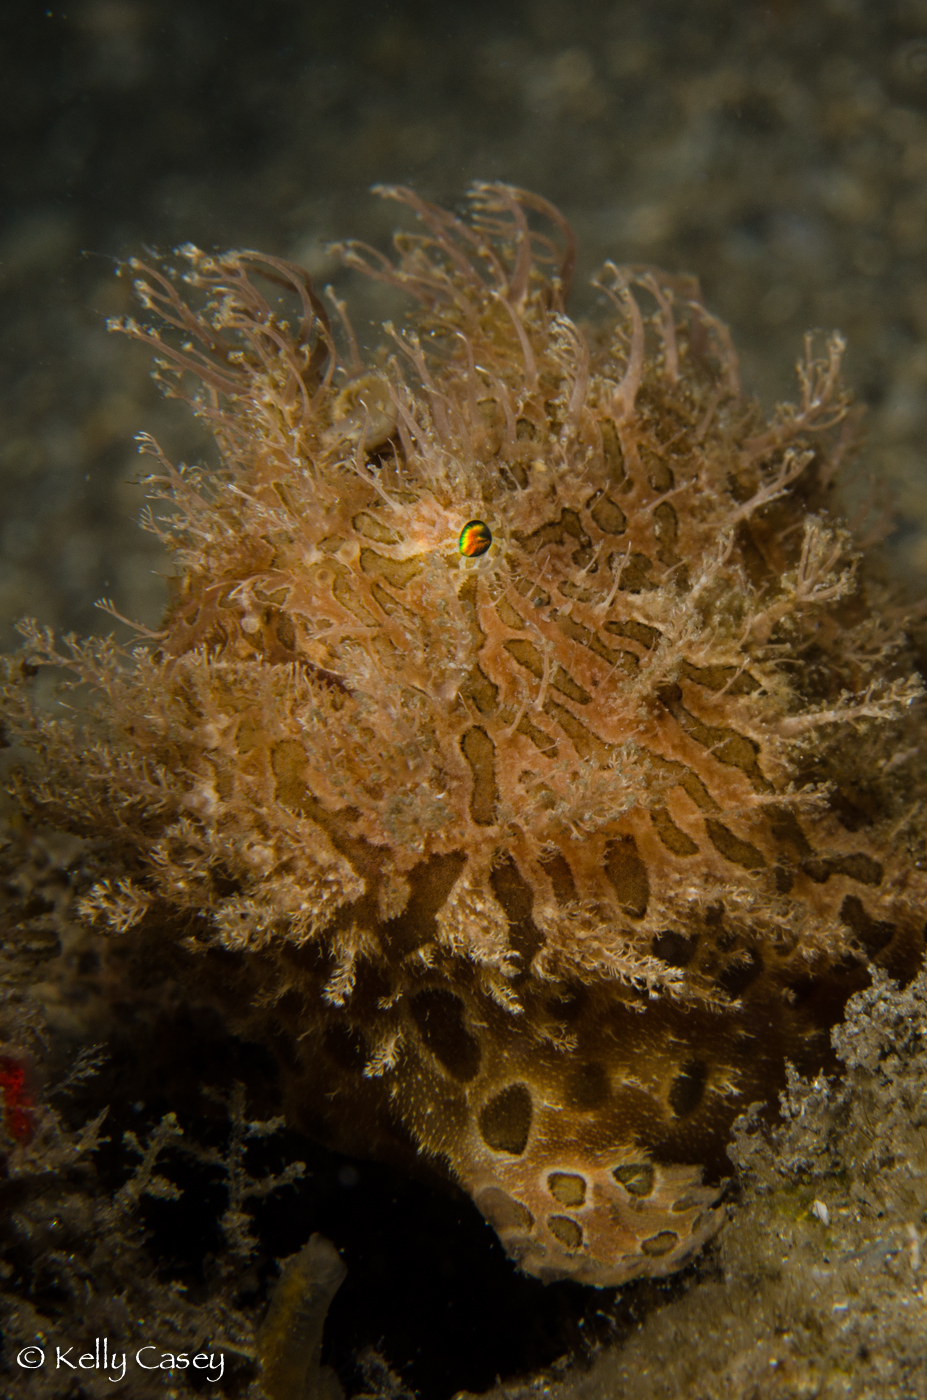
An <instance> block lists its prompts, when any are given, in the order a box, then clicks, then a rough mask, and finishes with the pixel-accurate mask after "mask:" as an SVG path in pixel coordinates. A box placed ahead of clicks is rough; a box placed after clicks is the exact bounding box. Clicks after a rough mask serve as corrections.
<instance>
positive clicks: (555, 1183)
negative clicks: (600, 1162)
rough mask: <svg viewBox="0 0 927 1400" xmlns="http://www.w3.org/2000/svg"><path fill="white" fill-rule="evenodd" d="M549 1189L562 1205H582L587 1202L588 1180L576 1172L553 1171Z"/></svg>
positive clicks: (548, 1185)
mask: <svg viewBox="0 0 927 1400" xmlns="http://www.w3.org/2000/svg"><path fill="white" fill-rule="evenodd" d="M547 1189H548V1191H549V1192H550V1194H551V1195H552V1196H553V1197H554V1199H555V1200H558V1201H559V1202H560V1204H561V1205H562V1206H582V1205H585V1203H586V1182H585V1179H584V1178H583V1177H581V1176H578V1175H577V1174H576V1173H575V1172H551V1174H550V1176H549V1177H548V1178H547Z"/></svg>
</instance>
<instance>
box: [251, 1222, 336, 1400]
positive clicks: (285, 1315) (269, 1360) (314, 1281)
mask: <svg viewBox="0 0 927 1400" xmlns="http://www.w3.org/2000/svg"><path fill="white" fill-rule="evenodd" d="M347 1272H348V1271H347V1269H346V1268H345V1266H344V1263H343V1261H342V1259H341V1256H340V1254H339V1253H338V1251H337V1249H336V1248H335V1246H334V1245H333V1244H331V1243H330V1241H328V1240H326V1239H324V1238H323V1237H322V1236H321V1235H312V1236H311V1237H310V1239H309V1242H308V1243H307V1244H305V1245H304V1246H303V1248H302V1249H301V1250H300V1251H299V1253H298V1254H293V1255H291V1256H290V1258H289V1259H287V1260H286V1262H285V1263H284V1265H283V1269H282V1270H281V1273H280V1277H279V1279H278V1280H277V1284H276V1287H275V1288H274V1291H273V1293H272V1295H271V1299H270V1304H269V1306H268V1309H267V1316H266V1317H265V1319H264V1323H263V1325H262V1327H261V1329H260V1331H259V1333H258V1338H257V1354H258V1360H259V1361H260V1365H261V1390H262V1391H263V1393H264V1395H265V1396H266V1400H338V1397H340V1395H341V1388H340V1386H339V1384H338V1381H337V1378H336V1376H335V1374H334V1372H333V1371H332V1370H331V1369H330V1368H329V1367H327V1366H323V1365H322V1329H323V1327H324V1326H325V1318H326V1315H327V1313H328V1309H329V1307H330V1305H331V1301H332V1299H333V1298H334V1296H335V1294H336V1293H337V1291H338V1289H339V1288H340V1287H341V1285H342V1283H343V1282H344V1280H345V1277H346V1275H347Z"/></svg>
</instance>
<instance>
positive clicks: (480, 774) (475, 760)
mask: <svg viewBox="0 0 927 1400" xmlns="http://www.w3.org/2000/svg"><path fill="white" fill-rule="evenodd" d="M460 747H461V749H462V750H463V755H464V758H465V759H466V760H467V762H468V763H469V765H470V771H471V773H472V774H473V791H472V794H471V797H470V815H471V817H472V818H473V820H474V821H475V822H476V824H477V826H492V825H493V823H494V822H495V820H496V804H497V803H498V801H499V789H498V787H497V786H496V750H495V745H494V744H493V741H492V739H490V737H489V735H488V734H487V733H486V730H485V729H480V728H479V727H478V726H476V725H474V727H473V728H472V729H468V730H467V732H466V733H465V734H463V735H462V736H461V740H460Z"/></svg>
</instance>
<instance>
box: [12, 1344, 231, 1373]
mask: <svg viewBox="0 0 927 1400" xmlns="http://www.w3.org/2000/svg"><path fill="white" fill-rule="evenodd" d="M16 1364H17V1365H18V1366H21V1367H22V1369H23V1370H24V1371H37V1370H39V1368H40V1367H42V1366H45V1365H48V1366H50V1367H51V1366H53V1367H54V1368H55V1370H56V1371H68V1370H70V1371H102V1372H104V1373H105V1375H106V1378H107V1380H110V1381H117V1382H118V1381H122V1380H125V1376H126V1371H127V1369H128V1368H129V1367H130V1366H132V1365H135V1366H137V1367H138V1369H139V1370H140V1371H186V1370H187V1368H188V1367H189V1368H190V1369H192V1370H194V1371H205V1373H206V1379H207V1380H208V1381H211V1382H215V1381H217V1380H220V1379H221V1377H222V1375H223V1373H224V1371H225V1355H224V1353H223V1352H221V1351H215V1352H213V1351H198V1352H196V1353H195V1354H193V1355H191V1353H190V1352H188V1351H179V1352H178V1351H162V1350H161V1348H160V1347H158V1346H155V1345H154V1344H153V1343H150V1342H149V1343H148V1344H147V1345H146V1346H142V1347H139V1348H138V1350H137V1351H136V1352H134V1353H133V1352H125V1351H115V1350H111V1349H110V1343H109V1338H108V1337H97V1338H95V1340H94V1348H93V1351H85V1352H81V1351H80V1348H79V1347H74V1346H70V1347H67V1346H56V1347H55V1350H54V1355H53V1354H52V1349H51V1347H40V1346H30V1347H23V1348H22V1350H21V1351H20V1352H18V1353H17V1356H16Z"/></svg>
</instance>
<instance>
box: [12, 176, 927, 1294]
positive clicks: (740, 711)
mask: <svg viewBox="0 0 927 1400" xmlns="http://www.w3.org/2000/svg"><path fill="white" fill-rule="evenodd" d="M383 193H385V194H386V195H387V196H388V197H390V198H394V199H397V200H398V201H399V202H400V203H402V204H403V205H405V206H406V207H407V208H408V209H411V210H412V211H413V213H414V214H415V215H416V216H417V217H418V219H419V221H420V231H419V232H417V233H408V232H406V233H403V234H401V235H399V236H398V237H397V240H396V249H397V255H396V258H395V260H392V261H391V260H390V259H388V258H386V257H384V256H383V255H382V254H380V253H379V252H376V251H374V250H372V249H369V248H366V247H365V246H363V245H361V244H356V243H351V244H347V245H345V247H344V248H343V249H342V255H343V257H344V259H345V261H346V262H347V264H348V265H349V266H350V267H352V268H354V269H356V270H358V271H359V272H360V273H362V274H364V275H366V276H368V277H373V278H377V279H380V280H382V281H385V282H387V283H389V284H390V285H391V286H392V287H393V288H397V289H399V290H401V291H403V292H405V293H407V294H408V296H409V297H410V299H411V301H412V302H413V303H414V305H415V308H416V309H415V311H414V313H413V314H412V316H411V317H410V321H409V324H408V325H407V326H406V327H405V328H403V329H399V330H396V329H394V328H393V327H392V326H387V327H386V328H385V332H386V334H387V336H388V337H389V338H390V340H391V343H392V346H393V353H392V358H389V357H388V356H386V355H382V356H379V357H378V358H377V361H376V366H375V367H368V366H364V365H363V364H361V363H360V359H359V356H358V354H357V350H356V337H354V335H353V332H349V328H348V322H347V313H346V311H345V308H344V307H343V306H342V305H341V304H340V303H337V306H338V310H339V317H340V322H341V324H342V326H343V327H344V339H345V341H346V342H347V343H346V344H345V346H344V347H343V348H342V347H341V335H342V332H341V331H340V330H336V328H335V327H334V326H333V324H332V323H331V322H330V321H329V318H328V314H327V311H326V308H325V305H324V303H323V301H322V300H321V299H320V297H319V296H318V295H317V294H316V292H315V290H314V288H313V286H312V283H311V281H310V279H309V277H308V274H307V273H305V272H304V271H303V270H302V269H301V268H298V267H296V266H293V265H291V264H289V263H285V262H283V261H282V260H280V259H276V258H271V257H262V256H260V255H258V254H255V253H229V254H226V255H224V256H221V257H214V256H209V255H207V254H205V253H202V252H200V251H198V250H197V249H194V248H186V249H181V250H180V255H179V256H180V261H181V265H180V267H177V266H174V265H172V264H170V263H164V264H163V265H160V266H152V267H145V266H142V265H140V264H139V265H135V266H134V271H135V273H136V276H137V283H136V287H137V291H138V295H139V297H140V299H141V301H142V304H143V306H144V307H145V308H146V312H147V313H148V323H147V324H144V325H143V324H140V323H137V322H135V321H127V322H124V323H122V324H120V326H119V327H117V328H118V329H120V330H122V331H124V332H126V333H128V334H129V335H131V336H133V337H135V338H136V339H139V340H142V341H144V342H146V343H147V344H149V345H151V346H152V347H153V348H154V350H155V352H156V355H157V360H158V365H159V370H158V374H159V376H160V378H161V379H162V381H163V383H164V384H165V386H166V388H167V391H168V392H169V393H172V394H175V395H178V396H180V397H182V398H184V399H187V400H188V401H189V402H190V403H191V404H192V406H193V409H194V411H195V412H196V413H197V414H198V415H199V416H200V418H201V419H202V420H203V421H204V422H205V423H206V424H208V426H209V427H210V428H211V429H212V431H213V432H214V433H215V436H216V441H217V444H218V447H219V451H220V454H221V459H222V466H221V470H219V471H218V472H210V471H207V470H206V469H201V468H186V467H183V468H176V467H174V466H172V465H171V464H170V463H169V462H167V461H166V460H165V459H164V458H163V456H162V455H161V454H160V452H159V451H158V449H157V447H156V445H155V444H154V443H152V442H151V441H150V440H147V439H146V440H144V443H143V450H144V451H145V452H147V453H149V454H151V455H152V457H153V459H154V462H155V466H154V471H153V475H152V477H151V485H152V489H153V492H154V495H155V496H156V497H159V498H160V499H161V500H162V501H163V502H167V503H169V506H170V510H169V511H168V512H166V513H165V514H163V515H161V516H160V517H158V519H157V520H156V521H155V520H154V519H152V521H151V522H149V523H150V524H151V526H152V528H153V529H156V530H157V531H158V532H159V533H161V534H162V536H163V537H164V539H165V541H166V543H167V544H168V545H169V547H170V548H171V549H172V551H173V555H174V559H175V561H176V567H177V572H176V577H175V578H174V579H173V581H172V596H171V603H170V606H169V608H168V611H167V614H166V616H165V619H164V623H163V626H162V629H161V630H160V632H158V633H157V634H156V635H154V636H149V637H147V638H143V643H144V644H143V645H141V646H140V647H139V648H138V649H137V650H136V651H135V652H134V653H133V654H131V655H128V654H125V653H122V652H120V651H119V650H118V649H117V648H116V647H115V646H113V645H112V644H111V643H109V642H99V643H81V642H77V641H74V640H71V641H70V642H69V643H68V644H67V645H66V646H65V648H64V649H62V648H60V647H59V646H57V645H56V643H55V642H54V640H53V639H52V638H51V637H50V636H49V635H48V634H46V633H44V632H42V631H40V630H39V629H38V628H35V627H32V628H31V629H29V630H28V632H27V645H26V653H25V660H26V662H27V665H26V666H25V667H23V666H22V664H21V663H20V662H19V661H16V662H13V663H11V665H10V667H9V684H8V686H7V706H8V712H9V723H10V726H11V728H13V729H15V730H16V732H17V734H18V736H19V737H20V738H21V739H22V740H23V741H24V742H26V743H28V744H30V745H31V746H32V748H33V749H34V750H36V751H37V752H38V753H39V754H40V755H41V758H42V764H41V773H42V777H41V781H36V780H30V779H29V778H27V777H23V779H22V781H21V783H20V796H21V800H22V801H23V803H24V804H26V806H27V807H28V808H29V809H30V810H31V811H32V812H33V813H35V814H36V816H37V817H39V818H41V820H43V821H45V822H47V823H50V824H54V825H57V826H58V827H60V828H63V829H66V830H68V831H72V832H75V833H77V834H79V835H84V836H87V837H90V838H92V841H93V848H94V850H95V851H97V852H99V853H100V857H99V878H98V880H97V883H96V885H95V886H94V887H93V888H91V889H90V890H89V892H88V893H87V894H86V896H85V897H84V899H83V902H82V905H81V908H82V910H83V913H84V917H85V918H87V919H88V920H92V921H95V922H96V924H97V926H98V927H100V928H102V929H105V930H107V931H108V932H109V933H110V934H111V937H112V942H113V945H114V946H115V945H117V944H121V945H123V946H124V943H125V941H126V940H136V939H144V940H146V946H147V947H148V948H149V949H150V948H151V947H152V946H155V945H158V946H161V947H163V948H164V949H165V956H167V955H168V953H170V956H172V957H175V958H177V959H181V960H182V959H186V961H184V962H183V968H184V971H183V976H185V977H187V978H188V979H189V981H190V983H191V986H195V987H196V988H197V989H198V993H199V994H200V995H202V996H205V997H208V998H209V999H210V1000H211V1001H212V1002H213V1004H214V1005H215V1006H216V1007H217V1008H218V1009H219V1010H220V1012H221V1013H222V1014H223V1015H224V1016H225V1017H226V1019H227V1021H228V1022H229V1024H230V1025H231V1026H233V1027H234V1028H235V1029H236V1030H237V1031H238V1032H239V1033H241V1034H245V1035H248V1036H251V1037H253V1038H255V1039H257V1040H263V1041H264V1042H265V1043H267V1044H268V1045H270V1046H272V1048H273V1049H274V1051H275V1053H276V1054H277V1056H278V1059H279V1063H280V1070H281V1075H282V1078H283V1082H284V1088H285V1093H286V1098H287V1104H288V1112H289V1114H290V1116H291V1118H292V1119H293V1120H294V1121H295V1122H297V1123H301V1124H303V1125H304V1126H305V1127H306V1128H307V1129H308V1130H309V1131H311V1132H313V1133H316V1134H318V1135H320V1136H322V1137H324V1138H327V1139H328V1140H330V1141H331V1142H333V1143H335V1144H337V1145H338V1146H340V1147H341V1148H343V1149H344V1150H347V1151H353V1152H361V1153H372V1154H374V1155H377V1156H380V1157H382V1158H385V1159H387V1160H391V1161H396V1162H411V1161H413V1160H415V1159H417V1158H418V1159H421V1158H422V1157H425V1158H427V1159H428V1160H429V1161H430V1162H431V1163H432V1164H433V1165H434V1166H435V1168H436V1169H438V1170H440V1171H443V1172H445V1173H446V1174H447V1175H449V1176H450V1177H452V1178H454V1179H456V1180H457V1181H458V1182H459V1183H461V1184H462V1185H463V1186H464V1188H465V1189H466V1190H467V1191H468V1192H469V1193H470V1195H471V1196H472V1198H473V1199H474V1201H475V1203H476V1204H477V1206H478V1207H479V1209H480V1210H481V1211H482V1212H483V1214H484V1215H485V1216H486V1218H487V1219H488V1220H489V1221H490V1222H491V1223H492V1225H493V1226H494V1228H495V1229H496V1230H497V1231H498V1233H499V1236H500V1238H501V1239H502V1241H503V1243H504V1245H505V1247H506V1248H507V1250H508V1251H509V1253H510V1254H511V1256H512V1257H513V1259H515V1260H517V1261H518V1263H519V1264H520V1266H521V1267H522V1268H523V1269H525V1270H527V1271H529V1272H531V1273H533V1274H535V1275H536V1276H538V1277H539V1278H542V1279H554V1278H563V1277H569V1278H574V1279H577V1280H579V1281H581V1282H584V1283H590V1284H595V1285H600V1286H609V1285H614V1284H619V1283H622V1282H624V1281H625V1280H628V1279H632V1278H635V1277H637V1276H647V1275H659V1274H666V1273H668V1272H670V1271H672V1270H674V1269H676V1268H678V1267H679V1266H680V1265H681V1264H682V1263H684V1262H685V1261H686V1260H687V1259H689V1258H691V1257H692V1255H693V1254H694V1253H695V1252H696V1251H697V1250H698V1249H699V1248H700V1247H701V1245H702V1244H703V1243H704V1242H705V1240H707V1239H708V1238H709V1237H710V1236H711V1235H712V1233H713V1232H714V1231H715V1230H716V1229H717V1227H718V1224H719V1222H720V1219H721V1212H720V1210H719V1208H718V1205H717V1199H718V1184H717V1183H718V1178H719V1175H720V1174H721V1173H722V1172H723V1170H724V1167H725V1157H724V1149H725V1144H726V1141H727V1137H728V1133H729V1129H730V1125H731V1123H732V1121H733V1119H734V1118H735V1117H736V1115H737V1114H738V1113H740V1112H741V1111H742V1110H743V1109H744V1108H746V1106H747V1105H749V1104H750V1103H751V1102H754V1101H758V1100H764V1099H765V1100H768V1099H770V1098H771V1097H772V1096H773V1095H774V1094H775V1093H776V1091H777V1090H778V1089H779V1088H780V1087H781V1085H782V1083H783V1077H784V1066H785V1063H786V1060H791V1061H793V1062H794V1063H795V1064H796V1065H797V1066H798V1067H799V1068H800V1069H801V1070H802V1072H807V1071H808V1070H811V1069H816V1068H818V1067H819V1066H820V1065H821V1063H822V1062H823V1061H824V1059H825V1058H826V1056H827V1053H828V1035H827V1033H828V1029H829V1028H830V1026H832V1025H833V1024H834V1022H835V1021H836V1020H837V1019H838V1018H839V1015H840V1013H841V1010H842V1007H843V1006H844V1004H845V1002H846V1000H847V998H848V997H849V996H850V995H851V993H853V992H854V991H856V990H858V989H860V988H862V987H864V986H865V985H866V984H867V981H868V978H869V975H870V974H869V971H868V969H867V963H868V962H869V961H870V960H871V961H874V962H876V963H877V964H879V965H880V966H881V967H882V968H884V969H885V970H886V971H887V972H889V973H890V974H891V975H893V976H895V977H896V978H904V977H909V976H910V975H911V974H912V973H913V971H914V969H915V967H916V966H917V964H918V962H919V960H920V959H921V956H922V952H923V945H924V912H923V911H924V906H925V897H927V877H925V874H924V873H923V872H924V870H925V868H927V866H925V860H927V850H925V841H924V837H923V834H922V829H921V824H919V823H918V822H917V821H916V820H915V817H916V814H917V812H918V810H919V804H920V803H922V801H923V795H924V792H925V786H927V783H925V779H927V773H925V763H927V746H925V745H923V744H922V742H921V736H920V726H921V724H922V718H921V710H920V704H919V702H920V695H921V683H920V680H919V678H918V676H917V674H916V670H915V666H914V662H913V656H912V652H911V649H910V647H909V645H908V642H907V639H906V636H905V632H904V625H903V617H902V614H901V612H900V610H899V609H898V608H896V607H895V606H894V605H892V606H891V607H889V606H888V603H887V600H886V599H885V597H884V596H883V593H882V591H881V589H880V585H879V584H878V583H877V581H876V580H875V579H874V577H873V576H871V571H870V569H869V567H868V565H867V561H866V559H865V558H864V557H863V555H862V554H861V552H860V550H859V549H858V548H857V546H856V545H855V544H854V542H853V540H852V538H851V536H850V534H849V532H848V531H847V529H846V528H844V527H843V526H842V525H841V524H840V523H839V521H837V520H836V519H834V517H833V515H832V514H831V503H832V482H833V477H834V474H835V472H836V471H837V469H838V467H839V466H840V464H841V462H842V461H843V460H844V458H846V456H847V455H848V453H849V452H850V451H851V449H852V448H853V445H854V440H855V423H856V416H855V412H854V410H853V409H852V407H851V405H850V403H849V400H848V398H847V395H846V393H845V392H844V390H843V389H842V387H841V384H840V378H839V366H840V355H841V349H842V346H841V342H840V340H839V337H833V338H832V339H831V340H830V341H829V342H827V344H826V345H824V346H823V347H820V346H815V345H814V344H813V343H812V342H811V341H810V340H809V341H808V343H807V345H806V348H805V354H804V357H803V359H802V361H801V363H800V365H799V398H798V402H797V403H796V404H790V405H784V406H782V407H780V408H779V409H777V411H776V413H775V414H774V416H773V417H772V419H771V420H770V421H768V422H766V421H764V420H763V418H762V416H761V414H760V412H759V410H758V409H757V407H756V406H755V405H754V404H752V403H751V402H750V401H749V400H747V399H746V398H745V397H744V396H743V394H742V392H741V390H740V387H739V383H738V378H737V361H736V356H735V354H734V351H733V349H732V347H731V345H730V340H729V337H728V334H727V332H726V330H725V329H724V327H723V326H721V325H720V324H719V323H718V322H717V321H716V320H715V318H714V317H713V316H712V315H711V314H710V313H709V312H708V311H707V310H706V309H705V307H704V306H703V305H702V303H701V301H700V300H699V298H698V296H697V294H696V290H695V288H694V287H693V284H692V283H691V282H690V281H688V280H682V279H678V278H673V277H669V276H665V275H663V274H660V273H657V272H655V271H652V270H642V269H640V268H635V269H622V268H618V267H616V266H614V265H612V264H608V265H607V266H606V268H605V269H604V271H603V273H602V274H601V276H600V278H599V279H598V282H597V284H596V285H597V287H598V290H599V294H600V296H601V298H602V303H603V308H604V309H603V312H602V314H601V317H600V319H599V322H598V324H596V325H594V326H592V327H590V328H588V329H586V330H581V329H580V328H579V327H578V326H577V325H575V324H574V323H573V322H572V321H571V320H570V319H569V318H568V316H567V313H566V298H567V296H568V292H569V284H570V278H571V275H572V270H573V266H574V263H575V256H576V250H575V246H574V241H573V237H572V234H571V233H570V230H569V229H568V227H567V226H566V224H565V223H564V221H563V219H562V218H561V216H560V215H559V214H558V213H557V211H556V210H554V209H553V208H551V206H550V205H548V204H547V203H546V202H545V201H544V200H542V199H540V198H538V197H537V196H535V195H531V194H528V193H526V192H524V191H520V190H515V189H512V188H510V187H508V186H504V185H480V186H477V187H476V189H475V190H474V191H473V194H472V199H471V213H470V216H469V218H462V217H457V216H456V215H453V214H451V213H448V212H446V211H444V210H441V209H438V208H435V207H433V206H431V205H428V204H425V203H424V202H423V201H422V200H420V199H419V198H418V196H417V195H415V194H413V193H411V192H410V191H408V190H386V191H383ZM42 665H50V666H57V667H64V668H65V669H66V670H68V671H70V673H71V675H72V677H73V678H74V679H75V680H76V681H77V682H78V683H80V684H83V685H85V686H86V687H88V688H89V690H90V692H92V694H91V696H90V698H89V699H87V700H86V702H85V703H84V704H83V706H82V709H81V715H80V719H79V720H78V719H73V720H68V719H67V718H62V717H55V718H50V717H49V716H48V715H47V714H46V713H45V712H43V711H42V709H41V708H40V707H39V706H37V705H35V706H34V705H33V703H32V701H31V700H30V696H29V677H30V676H31V675H32V674H34V671H35V668H36V667H38V666H42ZM706 1168H707V1169H708V1171H709V1172H710V1173H711V1177H710V1178H709V1179H710V1180H711V1181H712V1182H713V1183H714V1184H705V1183H704V1180H703V1177H704V1173H705V1170H706Z"/></svg>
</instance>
